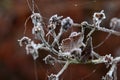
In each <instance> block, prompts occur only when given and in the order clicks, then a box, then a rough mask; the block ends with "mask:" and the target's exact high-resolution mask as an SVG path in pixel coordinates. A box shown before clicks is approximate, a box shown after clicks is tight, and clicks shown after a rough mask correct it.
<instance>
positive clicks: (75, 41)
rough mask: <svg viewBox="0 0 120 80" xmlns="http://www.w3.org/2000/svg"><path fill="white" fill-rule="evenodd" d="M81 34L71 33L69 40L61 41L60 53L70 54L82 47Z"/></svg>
mask: <svg viewBox="0 0 120 80" xmlns="http://www.w3.org/2000/svg"><path fill="white" fill-rule="evenodd" d="M83 38H84V37H83V34H82V33H77V32H72V33H71V35H70V36H69V38H66V39H63V40H62V43H61V51H63V52H70V51H71V50H72V49H74V48H79V47H81V46H82V42H83Z"/></svg>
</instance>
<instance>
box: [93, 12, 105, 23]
mask: <svg viewBox="0 0 120 80" xmlns="http://www.w3.org/2000/svg"><path fill="white" fill-rule="evenodd" d="M93 18H94V19H95V20H96V21H99V20H103V19H105V18H106V16H105V14H104V10H102V11H101V12H95V13H94V15H93Z"/></svg>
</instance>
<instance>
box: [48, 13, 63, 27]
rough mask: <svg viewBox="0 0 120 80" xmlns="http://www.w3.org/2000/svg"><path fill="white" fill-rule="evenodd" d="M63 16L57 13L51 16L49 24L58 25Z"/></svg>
mask: <svg viewBox="0 0 120 80" xmlns="http://www.w3.org/2000/svg"><path fill="white" fill-rule="evenodd" d="M62 17H63V16H58V15H57V14H55V15H53V16H52V17H50V19H49V24H55V25H57V23H59V21H60V19H61V18H62Z"/></svg>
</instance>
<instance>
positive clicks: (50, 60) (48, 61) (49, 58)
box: [43, 55, 56, 65]
mask: <svg viewBox="0 0 120 80" xmlns="http://www.w3.org/2000/svg"><path fill="white" fill-rule="evenodd" d="M43 60H44V61H45V63H46V64H52V65H54V63H55V62H56V58H55V57H52V56H51V55H47V56H46V57H45V58H44V59H43Z"/></svg>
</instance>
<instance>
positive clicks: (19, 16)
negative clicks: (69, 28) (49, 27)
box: [0, 0, 120, 80]
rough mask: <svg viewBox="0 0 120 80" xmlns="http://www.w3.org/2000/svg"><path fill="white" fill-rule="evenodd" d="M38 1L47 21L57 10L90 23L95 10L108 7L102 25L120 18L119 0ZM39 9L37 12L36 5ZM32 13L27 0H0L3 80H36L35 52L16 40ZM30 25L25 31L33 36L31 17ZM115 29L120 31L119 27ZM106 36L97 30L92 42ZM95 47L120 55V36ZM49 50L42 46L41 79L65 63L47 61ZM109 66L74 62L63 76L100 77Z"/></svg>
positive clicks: (86, 79)
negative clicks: (33, 53) (53, 64)
mask: <svg viewBox="0 0 120 80" xmlns="http://www.w3.org/2000/svg"><path fill="white" fill-rule="evenodd" d="M29 1H30V0H29ZM35 2H36V4H37V5H38V9H39V10H40V12H41V14H42V15H43V17H44V21H45V22H46V23H47V21H48V19H49V17H50V16H52V15H54V14H58V15H63V16H64V17H67V16H70V17H71V18H72V19H73V20H74V22H78V23H80V22H82V21H84V20H86V21H88V22H89V23H91V22H92V15H93V13H94V12H96V11H101V10H105V14H106V17H107V19H106V20H104V21H103V22H102V26H104V27H106V28H110V27H109V22H110V19H111V18H112V17H118V18H120V1H119V0H35ZM36 12H38V10H37V9H36ZM30 15H31V11H30V9H29V8H28V5H27V2H26V0H0V80H35V75H34V70H35V69H34V61H33V59H32V56H31V55H29V56H28V55H26V54H25V53H26V52H25V49H24V48H21V47H19V45H18V42H17V40H18V39H19V38H21V37H22V36H23V31H24V23H25V20H26V18H27V17H29V16H30ZM27 27H28V28H27V32H26V35H28V36H31V37H32V35H31V28H32V25H31V21H30V20H29V21H28V23H27ZM119 27H120V26H119ZM116 30H117V31H120V28H117V29H116ZM106 36H107V33H104V32H99V31H98V32H95V33H94V34H93V45H97V44H98V43H100V42H101V41H102V40H104V38H105V37H106ZM95 51H96V52H98V53H100V54H101V55H105V54H112V55H113V56H114V57H115V56H120V37H117V36H114V35H112V36H111V37H110V38H109V39H108V40H107V41H106V42H105V43H104V45H102V46H100V47H99V48H97V49H95ZM47 53H48V52H45V51H42V50H41V51H40V57H39V59H37V61H36V63H37V73H38V80H47V76H48V75H50V74H51V73H57V72H58V71H59V70H60V68H62V66H63V65H61V64H60V65H58V66H55V67H53V66H50V65H46V64H45V63H44V61H42V58H44V57H45V56H46V54H47ZM119 66H120V65H119V64H118V75H117V76H118V80H120V74H119V73H120V67H119ZM107 70H108V69H106V67H105V65H103V64H99V65H90V64H87V65H84V64H72V65H70V66H69V68H68V69H67V70H66V71H65V72H64V73H63V74H62V75H61V77H60V80H100V79H101V77H102V76H104V75H105V73H106V72H107ZM94 71H95V72H94Z"/></svg>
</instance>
